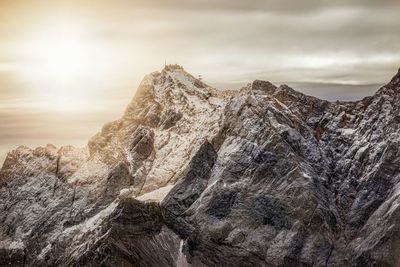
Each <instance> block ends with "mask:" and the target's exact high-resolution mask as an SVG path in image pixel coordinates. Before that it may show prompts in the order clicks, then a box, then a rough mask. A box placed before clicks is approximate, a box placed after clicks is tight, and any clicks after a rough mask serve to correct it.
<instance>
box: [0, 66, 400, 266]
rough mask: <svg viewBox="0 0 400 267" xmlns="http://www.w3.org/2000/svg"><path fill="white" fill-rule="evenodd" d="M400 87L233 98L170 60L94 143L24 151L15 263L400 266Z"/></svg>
mask: <svg viewBox="0 0 400 267" xmlns="http://www.w3.org/2000/svg"><path fill="white" fill-rule="evenodd" d="M399 90H400V71H399V73H398V74H397V75H396V76H395V77H394V78H393V79H392V81H391V82H390V83H388V84H387V85H386V86H384V87H382V88H381V89H380V90H379V91H378V92H377V93H376V94H375V95H374V96H371V97H366V98H364V99H363V100H361V101H356V102H335V103H332V102H328V101H323V100H319V99H317V98H315V97H311V96H306V95H304V94H302V93H300V92H297V91H295V90H293V89H291V88H290V87H288V86H286V85H282V86H280V87H276V86H274V85H273V84H271V83H269V82H264V81H254V82H253V83H252V84H250V85H248V86H247V87H245V88H243V89H241V90H240V91H224V92H221V91H218V90H217V89H214V88H212V87H210V86H208V85H206V84H204V83H203V82H201V81H200V80H198V79H196V78H194V77H193V76H191V75H190V74H188V73H186V72H185V71H184V70H183V69H182V68H181V67H180V66H175V65H174V66H167V67H166V68H165V69H164V70H162V71H161V72H160V73H158V72H156V73H152V74H150V75H148V76H146V77H145V78H144V80H143V81H142V83H141V85H140V86H139V88H138V90H137V92H136V95H135V97H134V98H133V100H132V102H131V104H130V105H129V106H128V108H127V109H126V111H125V113H124V115H123V116H122V118H121V119H120V120H118V121H115V122H112V123H109V124H106V125H105V126H104V127H103V129H102V131H101V132H100V133H98V134H97V135H96V136H94V137H93V138H92V139H91V140H90V141H89V143H88V146H87V147H86V148H82V149H76V148H73V147H63V148H60V149H57V148H55V147H54V146H51V145H48V146H47V147H45V148H37V149H34V150H31V149H29V148H27V147H19V148H18V149H17V150H15V151H13V152H11V153H9V155H8V156H7V159H6V161H5V163H4V166H3V168H2V170H1V172H0V184H1V187H0V198H1V202H0V210H1V218H0V220H1V224H0V225H1V226H0V240H1V242H0V264H9V263H11V264H14V265H18V264H20V265H23V264H28V265H54V264H57V265H93V266H94V265H96V266H97V265H99V264H106V265H121V264H124V265H135V266H137V265H139V266H157V265H160V264H161V265H163V266H187V265H191V264H192V265H194V266H201V265H208V266H215V265H225V266H254V265H257V266H291V265H292V266H348V265H356V266H373V265H374V266H398V265H399V264H400V262H399V261H398V257H397V253H398V251H400V247H399V244H400V243H399V223H398V219H397V218H398V216H399V209H398V206H399V200H398V196H399V192H400V191H399V190H397V187H398V186H399V181H398V179H399V170H400V160H399V158H400V157H399V156H400V152H399V149H398V147H399V140H400V136H399V126H398V125H399V122H400V113H399V103H400V102H399V100H400V99H399V95H400V94H399Z"/></svg>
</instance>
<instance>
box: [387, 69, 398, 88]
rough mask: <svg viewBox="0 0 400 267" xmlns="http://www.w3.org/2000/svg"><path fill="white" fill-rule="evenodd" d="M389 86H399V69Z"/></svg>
mask: <svg viewBox="0 0 400 267" xmlns="http://www.w3.org/2000/svg"><path fill="white" fill-rule="evenodd" d="M389 85H394V86H399V85H400V68H399V70H398V71H397V73H396V75H394V76H393V78H392V80H391V81H390V82H389Z"/></svg>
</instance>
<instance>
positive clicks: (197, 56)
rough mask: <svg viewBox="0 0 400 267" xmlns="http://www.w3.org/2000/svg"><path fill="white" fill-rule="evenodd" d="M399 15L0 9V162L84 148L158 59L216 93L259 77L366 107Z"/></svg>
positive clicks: (369, 9)
mask: <svg viewBox="0 0 400 267" xmlns="http://www.w3.org/2000/svg"><path fill="white" fill-rule="evenodd" d="M399 12H400V3H399V2H398V1H395V0H393V1H387V0H385V1H373V0H367V1H362V0H353V1H341V0H334V1H314V0H303V1H298V2H296V3H293V2H292V1H287V0H285V1H277V0H268V1H258V0H257V1H253V2H251V3H244V2H242V1H226V0H219V1H209V0H206V1H202V2H197V1H183V0H182V1H181V0H167V1H157V0H156V1H142V0H140V1H139V0H138V1H127V0H118V1H113V3H110V2H108V1H102V0H94V1H57V2H56V3H55V1H49V0H39V1H35V2H28V1H15V0H13V1H12V0H4V1H2V8H1V10H0V17H1V19H0V37H1V40H2V42H1V43H0V125H1V126H0V164H2V162H3V160H4V157H5V154H6V152H7V151H9V150H11V149H13V148H15V147H17V146H18V145H28V146H32V147H35V146H38V145H46V144H47V143H53V144H56V145H57V146H60V145H68V144H72V145H76V146H82V145H85V144H86V143H87V140H88V139H89V138H90V137H91V136H93V135H94V134H95V133H96V132H98V131H100V129H101V126H102V125H103V124H104V123H106V122H109V121H113V120H116V119H118V118H119V117H120V116H121V115H122V113H123V111H124V109H125V107H126V105H127V104H128V103H129V102H130V100H131V98H132V97H133V95H134V92H135V90H136V88H137V86H138V85H139V83H140V81H141V79H142V78H143V76H144V75H146V74H147V73H150V72H153V71H160V70H161V69H162V67H163V65H164V62H165V61H167V63H177V64H180V65H183V66H184V68H185V69H186V71H188V72H189V73H191V74H193V75H195V76H197V75H199V74H200V75H202V76H203V79H204V81H205V82H206V83H208V84H210V85H212V86H214V87H216V88H221V89H237V88H240V87H242V86H244V85H246V84H247V83H249V82H252V81H253V80H255V79H261V80H269V81H271V82H273V83H276V84H282V83H285V84H288V85H289V86H292V87H293V88H294V89H297V90H299V91H302V92H304V93H306V94H309V95H313V96H317V97H320V98H323V99H327V100H332V101H334V100H337V99H339V100H357V99H361V98H362V97H364V96H368V95H371V94H373V93H374V92H375V91H377V90H378V89H379V87H380V86H381V85H383V84H385V83H387V82H388V81H389V80H390V79H391V77H392V76H393V75H394V74H395V73H396V72H397V70H398V68H399V66H400V16H398V14H399Z"/></svg>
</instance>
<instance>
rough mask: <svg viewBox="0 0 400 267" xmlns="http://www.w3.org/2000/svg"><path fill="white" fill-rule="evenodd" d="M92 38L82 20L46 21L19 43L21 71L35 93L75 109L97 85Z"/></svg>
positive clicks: (61, 106) (55, 104)
mask: <svg viewBox="0 0 400 267" xmlns="http://www.w3.org/2000/svg"><path fill="white" fill-rule="evenodd" d="M96 47H97V46H96V43H95V40H94V39H93V38H92V37H91V36H90V33H89V32H88V30H87V29H86V28H85V27H84V25H82V24H77V23H72V22H70V21H66V22H60V21H56V22H55V23H54V22H47V23H45V24H43V25H41V26H39V27H37V29H36V30H33V31H32V33H31V34H29V37H28V38H27V40H26V41H25V42H24V43H23V45H22V51H23V57H24V59H23V60H24V61H25V62H27V64H24V68H23V73H24V76H25V78H26V80H27V81H28V82H29V83H30V84H31V85H32V87H33V88H34V91H35V93H36V94H37V96H38V97H40V98H43V99H45V100H46V101H47V103H48V106H53V107H55V108H57V109H62V110H66V109H74V108H77V107H79V106H80V105H82V104H83V103H84V102H86V101H87V100H88V99H89V96H90V95H91V93H93V90H94V89H96V87H97V86H98V84H97V82H98V78H99V77H100V75H101V71H102V70H101V67H100V64H98V58H97V53H98V52H99V51H97V50H96Z"/></svg>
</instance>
